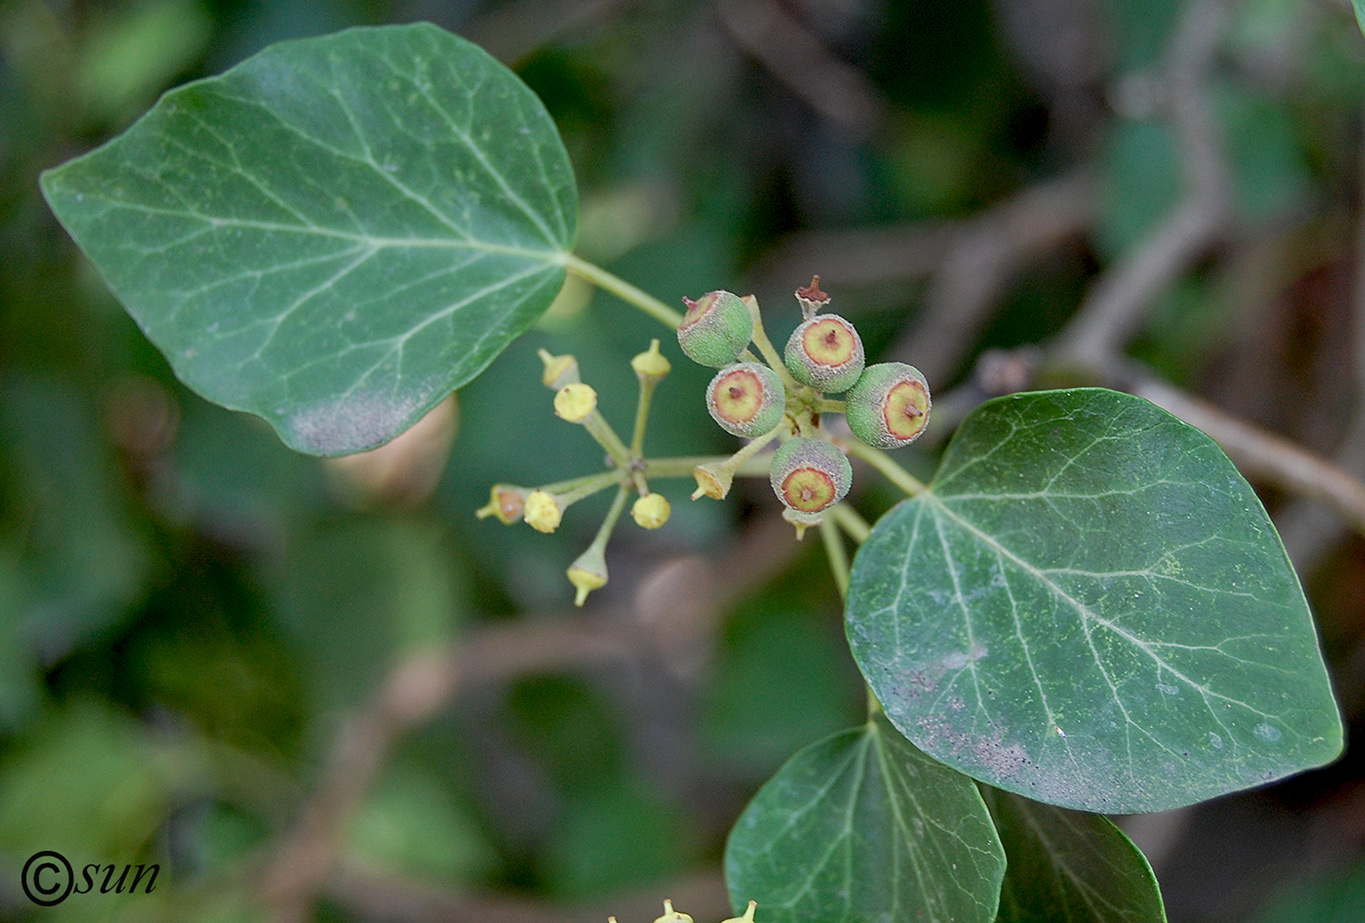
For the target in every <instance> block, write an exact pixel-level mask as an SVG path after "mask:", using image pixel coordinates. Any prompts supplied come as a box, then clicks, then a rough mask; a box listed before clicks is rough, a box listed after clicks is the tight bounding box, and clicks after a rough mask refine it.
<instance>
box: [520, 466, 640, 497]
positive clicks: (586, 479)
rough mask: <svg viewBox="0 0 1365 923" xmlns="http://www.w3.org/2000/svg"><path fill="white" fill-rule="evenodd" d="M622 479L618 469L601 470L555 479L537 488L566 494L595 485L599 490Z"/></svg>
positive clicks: (547, 491) (548, 492) (552, 492)
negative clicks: (564, 479) (560, 479)
mask: <svg viewBox="0 0 1365 923" xmlns="http://www.w3.org/2000/svg"><path fill="white" fill-rule="evenodd" d="M620 480H621V472H620V471H616V470H614V469H613V470H611V471H599V472H597V473H596V474H585V475H583V476H582V477H576V478H570V479H569V480H567V481H555V482H554V483H553V484H546V485H545V486H544V487H540V488H537V489H538V490H543V491H545V492H546V493H547V494H565V493H569V492H571V491H575V490H577V489H579V488H580V487H584V486H587V485H594V486H595V487H596V489H597V490H601V489H602V488H603V487H609V486H611V485H612V484H615V483H616V482H618V481H620Z"/></svg>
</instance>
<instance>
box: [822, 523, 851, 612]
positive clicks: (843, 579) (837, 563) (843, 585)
mask: <svg viewBox="0 0 1365 923" xmlns="http://www.w3.org/2000/svg"><path fill="white" fill-rule="evenodd" d="M820 539H821V540H822V541H823V542H824V543H825V556H826V557H828V558H829V570H830V573H832V574H833V575H834V585H835V586H836V587H838V589H839V598H840V599H848V550H847V549H846V548H844V537H843V536H842V535H840V534H839V527H838V526H836V525H835V524H834V521H833V520H831V519H821V520H820Z"/></svg>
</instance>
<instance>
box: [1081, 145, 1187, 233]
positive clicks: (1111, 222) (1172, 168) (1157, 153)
mask: <svg viewBox="0 0 1365 923" xmlns="http://www.w3.org/2000/svg"><path fill="white" fill-rule="evenodd" d="M1101 164H1102V170H1103V174H1102V176H1103V183H1104V191H1103V193H1102V195H1103V201H1102V203H1101V205H1102V207H1101V208H1100V210H1099V218H1100V220H1099V226H1098V227H1097V228H1096V244H1097V245H1098V246H1099V248H1100V250H1101V251H1102V252H1103V254H1104V256H1106V257H1107V258H1109V259H1114V258H1116V257H1117V256H1118V255H1119V254H1121V253H1124V252H1126V251H1128V250H1130V249H1132V248H1133V247H1134V246H1135V245H1136V244H1137V243H1138V242H1139V241H1140V240H1141V239H1142V238H1143V237H1144V236H1146V235H1147V234H1148V233H1150V232H1151V231H1152V229H1153V228H1154V227H1155V226H1156V225H1157V223H1158V222H1159V221H1160V220H1161V218H1162V217H1163V216H1164V215H1165V214H1166V212H1167V211H1168V210H1169V209H1170V208H1171V207H1172V206H1174V205H1175V203H1176V201H1177V199H1178V197H1179V195H1180V191H1181V188H1182V187H1181V183H1182V182H1183V180H1182V178H1181V166H1180V158H1179V153H1178V150H1177V147H1176V142H1175V136H1174V135H1173V134H1172V131H1171V129H1170V128H1168V127H1167V126H1165V125H1163V124H1160V123H1158V122H1154V121H1134V120H1129V119H1120V120H1117V121H1116V122H1115V123H1114V124H1113V125H1111V126H1110V128H1109V133H1108V136H1107V137H1106V139H1105V146H1104V152H1103V154H1102V160H1101Z"/></svg>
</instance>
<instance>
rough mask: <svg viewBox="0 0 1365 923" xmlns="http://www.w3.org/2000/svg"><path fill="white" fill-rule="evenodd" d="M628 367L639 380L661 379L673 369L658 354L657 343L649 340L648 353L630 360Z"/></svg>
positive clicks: (660, 354) (670, 364)
mask: <svg viewBox="0 0 1365 923" xmlns="http://www.w3.org/2000/svg"><path fill="white" fill-rule="evenodd" d="M630 367H631V368H633V369H634V370H635V374H637V375H639V376H640V377H641V378H655V379H658V378H663V377H664V376H665V375H667V374H668V373H669V371H670V370H671V369H672V368H673V364H672V363H670V362H669V361H668V360H667V359H666V358H664V355H663V353H661V352H659V341H658V340H651V341H650V343H649V352H643V353H640V354H639V355H638V356H636V357H635V358H634V359H631V360H630Z"/></svg>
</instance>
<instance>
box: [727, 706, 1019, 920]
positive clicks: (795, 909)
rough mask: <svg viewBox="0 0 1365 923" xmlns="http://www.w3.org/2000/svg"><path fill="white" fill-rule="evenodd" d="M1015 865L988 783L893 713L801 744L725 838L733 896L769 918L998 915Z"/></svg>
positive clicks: (981, 917)
mask: <svg viewBox="0 0 1365 923" xmlns="http://www.w3.org/2000/svg"><path fill="white" fill-rule="evenodd" d="M1004 872H1005V854H1004V852H1003V850H1002V849H1001V846H1000V840H999V838H998V837H997V836H996V834H995V827H994V826H993V825H992V824H991V819H990V814H989V813H988V812H987V810H986V805H985V803H984V802H983V801H982V800H981V794H980V792H978V791H977V789H976V786H975V785H974V784H973V783H972V781H971V780H970V779H968V778H967V777H966V776H963V775H960V774H959V773H956V772H953V771H952V770H950V769H947V768H946V767H944V766H943V765H941V764H939V763H937V762H935V761H934V760H931V759H929V758H928V757H926V756H925V755H924V754H923V753H920V752H919V751H918V750H916V749H915V748H914V747H913V746H911V745H910V743H909V742H908V741H907V740H906V739H905V738H904V737H902V736H901V735H900V734H899V733H897V732H896V729H895V728H893V727H891V725H890V724H888V723H887V722H886V719H885V718H884V717H881V716H878V717H876V718H874V719H873V720H871V721H869V722H868V723H867V724H866V725H864V726H863V727H861V728H856V729H854V730H849V731H844V732H842V733H839V734H835V735H834V736H833V737H827V738H825V739H824V740H822V741H819V742H817V743H814V744H811V745H810V746H808V747H806V748H804V749H803V750H800V751H798V752H797V754H796V755H795V756H793V757H792V758H791V759H790V760H788V761H787V763H786V765H784V766H783V767H782V768H781V769H780V770H778V772H777V775H775V776H773V777H772V778H771V779H769V780H768V782H767V784H765V785H764V786H763V788H762V789H760V790H759V792H758V794H757V795H756V796H754V800H753V801H752V802H750V803H749V806H748V807H747V808H745V810H744V813H743V814H742V815H741V816H740V818H739V820H738V822H736V824H735V828H734V830H732V831H731V832H730V841H729V843H728V844H727V845H726V849H725V878H726V882H727V883H728V885H729V889H730V897H731V901H732V903H733V904H734V905H735V906H736V907H742V906H743V905H744V904H746V903H748V902H749V901H751V900H754V901H758V906H759V916H760V918H761V919H762V920H763V921H764V923H826V921H829V920H840V921H843V923H861V921H868V923H872V921H885V920H912V919H913V920H920V921H923V923H950V921H955V923H974V921H977V923H988V921H990V920H993V919H994V918H995V910H996V905H997V902H998V901H999V899H1000V882H1001V880H1002V878H1003V876H1004Z"/></svg>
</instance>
